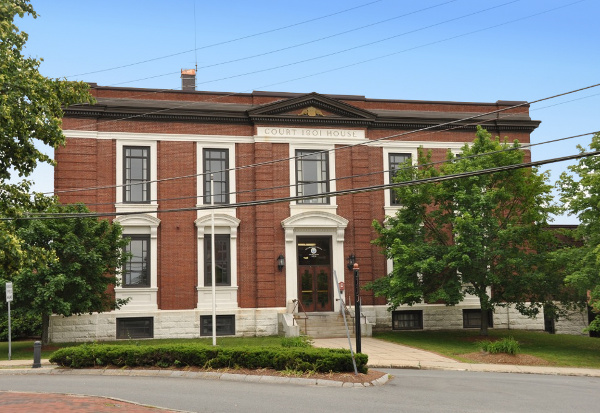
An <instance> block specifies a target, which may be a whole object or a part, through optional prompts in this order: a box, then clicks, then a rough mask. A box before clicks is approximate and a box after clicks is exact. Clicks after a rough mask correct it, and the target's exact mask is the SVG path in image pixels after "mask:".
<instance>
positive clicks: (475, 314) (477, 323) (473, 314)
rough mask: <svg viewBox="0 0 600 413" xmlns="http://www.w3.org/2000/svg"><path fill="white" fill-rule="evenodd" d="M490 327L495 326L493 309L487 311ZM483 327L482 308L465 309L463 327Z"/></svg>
mask: <svg viewBox="0 0 600 413" xmlns="http://www.w3.org/2000/svg"><path fill="white" fill-rule="evenodd" d="M487 317H488V327H490V328H491V327H494V317H493V313H492V312H491V311H488V313H487ZM480 327H481V310H480V309H469V310H463V328H480Z"/></svg>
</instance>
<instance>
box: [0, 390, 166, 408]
mask: <svg viewBox="0 0 600 413" xmlns="http://www.w3.org/2000/svg"><path fill="white" fill-rule="evenodd" d="M174 411H175V410H166V409H159V408H156V407H150V406H141V405H139V404H135V403H128V402H125V401H121V400H115V399H109V398H105V397H95V396H76V395H67V394H54V393H52V394H51V393H20V392H6V391H0V412H2V413H12V412H15V413H23V412H44V413H69V412H86V413H87V412H90V413H92V412H93V413H96V412H97V413H106V412H112V413H114V412H128V413H148V412H155V413H160V412H174Z"/></svg>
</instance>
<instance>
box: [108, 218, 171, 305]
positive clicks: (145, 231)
mask: <svg viewBox="0 0 600 413" xmlns="http://www.w3.org/2000/svg"><path fill="white" fill-rule="evenodd" d="M114 222H118V223H119V224H121V226H122V227H123V235H124V236H127V235H150V287H138V288H131V287H127V288H124V287H122V286H118V287H115V295H116V298H129V299H130V301H129V302H128V303H127V304H126V305H125V306H123V307H122V310H124V311H153V310H158V226H159V225H160V220H159V219H158V218H156V217H154V216H152V215H150V214H142V215H125V216H120V217H117V218H115V219H114ZM118 277H121V275H118ZM120 281H122V280H120Z"/></svg>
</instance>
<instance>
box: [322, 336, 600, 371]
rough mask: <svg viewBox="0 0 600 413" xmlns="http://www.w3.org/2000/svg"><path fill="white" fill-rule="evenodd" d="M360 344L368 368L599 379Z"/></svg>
mask: <svg viewBox="0 0 600 413" xmlns="http://www.w3.org/2000/svg"><path fill="white" fill-rule="evenodd" d="M361 344H362V345H361V350H362V352H363V353H365V354H367V355H368V356H369V363H368V366H369V367H370V368H377V367H379V368H400V369H427V370H458V371H485V372H498V373H528V374H550V375H564V376H589V377H600V369H581V368H573V367H547V366H544V367H541V366H514V365H508V364H475V363H461V362H459V361H456V360H453V359H450V358H448V357H444V356H441V355H439V354H436V353H432V352H429V351H424V350H419V349H416V348H412V347H408V346H403V345H400V344H395V343H390V342H388V341H384V340H378V339H375V338H371V337H363V338H362V340H361ZM313 345H314V346H315V347H326V348H345V349H348V348H349V347H348V339H347V338H325V339H314V340H313ZM352 347H353V349H354V350H356V348H355V340H354V339H352Z"/></svg>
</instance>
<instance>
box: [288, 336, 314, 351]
mask: <svg viewBox="0 0 600 413" xmlns="http://www.w3.org/2000/svg"><path fill="white" fill-rule="evenodd" d="M281 347H302V348H308V347H312V340H311V339H310V337H308V336H298V337H282V338H281Z"/></svg>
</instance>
